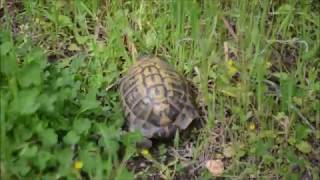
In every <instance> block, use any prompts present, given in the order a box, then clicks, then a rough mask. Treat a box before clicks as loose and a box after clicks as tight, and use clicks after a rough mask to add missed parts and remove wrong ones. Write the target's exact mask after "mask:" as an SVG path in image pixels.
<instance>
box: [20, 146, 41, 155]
mask: <svg viewBox="0 0 320 180" xmlns="http://www.w3.org/2000/svg"><path fill="white" fill-rule="evenodd" d="M37 152H38V147H37V146H25V147H24V148H23V149H22V151H21V152H20V156H24V157H27V158H32V157H35V156H36V155H37Z"/></svg>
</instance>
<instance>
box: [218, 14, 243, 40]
mask: <svg viewBox="0 0 320 180" xmlns="http://www.w3.org/2000/svg"><path fill="white" fill-rule="evenodd" d="M221 19H222V21H223V23H224V25H225V26H226V28H227V29H228V31H229V33H230V34H231V35H232V37H233V38H234V39H235V40H236V42H238V41H239V38H238V36H237V35H236V33H235V32H234V30H233V28H232V27H231V25H230V23H229V22H228V20H227V19H226V18H225V17H224V16H221Z"/></svg>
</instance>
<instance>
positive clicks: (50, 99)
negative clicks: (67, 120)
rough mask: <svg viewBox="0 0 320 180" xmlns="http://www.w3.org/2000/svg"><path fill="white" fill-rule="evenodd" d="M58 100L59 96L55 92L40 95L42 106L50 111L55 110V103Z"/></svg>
mask: <svg viewBox="0 0 320 180" xmlns="http://www.w3.org/2000/svg"><path fill="white" fill-rule="evenodd" d="M56 101H57V96H56V95H55V94H51V95H49V94H41V95H40V97H39V102H40V103H41V108H42V109H45V110H46V111H48V112H53V111H54V109H55V107H54V103H55V102H56Z"/></svg>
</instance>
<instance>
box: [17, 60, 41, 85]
mask: <svg viewBox="0 0 320 180" xmlns="http://www.w3.org/2000/svg"><path fill="white" fill-rule="evenodd" d="M41 73H42V69H41V67H40V64H38V63H36V62H32V63H30V64H27V65H25V66H24V67H23V68H22V69H21V70H20V72H19V77H18V80H19V83H20V85H21V86H22V87H28V86H30V85H32V84H34V85H40V83H41V79H42V77H41Z"/></svg>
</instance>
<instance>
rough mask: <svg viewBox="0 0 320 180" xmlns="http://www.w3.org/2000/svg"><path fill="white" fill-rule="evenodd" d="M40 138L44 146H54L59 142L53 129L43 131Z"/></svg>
mask: <svg viewBox="0 0 320 180" xmlns="http://www.w3.org/2000/svg"><path fill="white" fill-rule="evenodd" d="M39 136H40V140H41V142H42V144H43V145H44V146H52V145H54V144H56V143H57V142H58V136H57V134H56V133H55V131H54V130H53V129H51V128H49V129H44V130H41V131H40V133H39Z"/></svg>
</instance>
